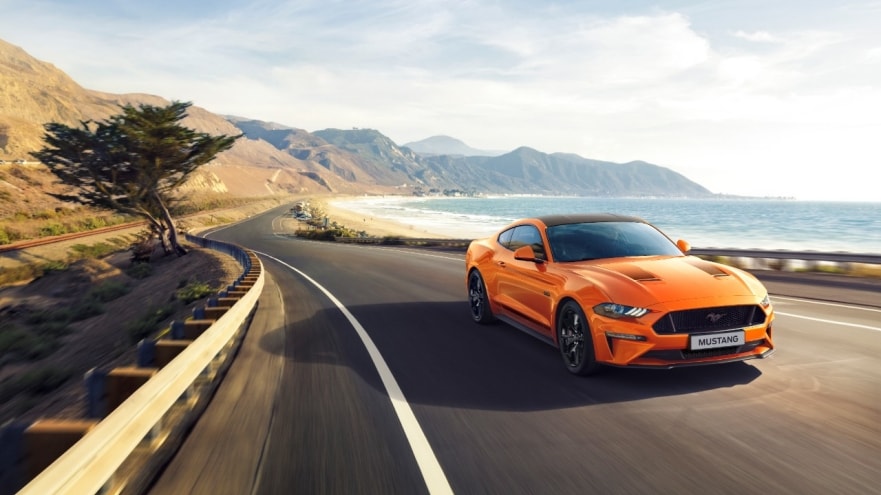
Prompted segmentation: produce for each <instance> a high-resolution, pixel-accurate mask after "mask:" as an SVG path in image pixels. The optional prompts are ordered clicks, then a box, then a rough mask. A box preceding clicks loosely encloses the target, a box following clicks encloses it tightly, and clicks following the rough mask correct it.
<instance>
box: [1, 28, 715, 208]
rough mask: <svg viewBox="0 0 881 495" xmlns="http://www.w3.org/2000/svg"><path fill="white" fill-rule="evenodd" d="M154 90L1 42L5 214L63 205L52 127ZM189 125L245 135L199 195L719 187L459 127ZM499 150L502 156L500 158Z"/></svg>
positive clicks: (212, 167) (98, 114) (690, 190)
mask: <svg viewBox="0 0 881 495" xmlns="http://www.w3.org/2000/svg"><path fill="white" fill-rule="evenodd" d="M168 103H170V102H169V101H168V100H165V99H164V98H162V97H159V96H155V95H146V94H108V93H102V92H98V91H92V90H89V89H86V88H83V87H82V86H80V85H79V84H77V83H76V82H75V81H74V80H72V79H71V78H70V77H68V76H67V75H66V74H64V73H63V72H62V71H60V70H58V69H57V68H56V67H55V66H53V65H52V64H50V63H47V62H43V61H40V60H37V59H35V58H33V57H31V56H30V55H28V54H27V52H25V51H24V50H23V49H21V48H19V47H17V46H14V45H11V44H9V43H6V42H4V41H2V40H0V160H3V161H4V162H5V164H2V165H0V167H2V168H0V218H9V217H10V215H11V216H15V215H22V214H23V215H25V216H33V215H35V214H39V212H40V211H45V210H47V209H50V210H51V209H53V208H58V207H59V206H61V205H59V204H58V202H57V201H55V200H54V199H52V198H51V197H50V196H48V195H47V194H46V192H49V191H52V190H54V189H56V188H57V187H58V186H57V185H56V184H54V183H53V181H52V178H53V176H51V174H49V173H48V172H47V171H46V169H45V167H42V165H40V164H38V163H34V162H32V163H29V164H27V165H25V166H21V165H10V162H12V161H14V160H29V159H30V153H31V152H33V151H36V150H38V149H40V148H41V147H42V144H43V143H42V136H43V125H44V124H45V123H48V122H60V123H64V124H67V125H72V126H76V125H80V122H82V121H87V120H102V119H105V118H107V117H109V116H110V115H113V114H116V113H119V112H120V106H121V105H127V104H130V105H135V106H137V105H139V104H150V105H157V106H162V105H167V104H168ZM183 124H184V125H186V126H188V127H191V128H193V129H195V130H197V131H200V132H208V133H211V134H215V135H216V134H226V135H237V134H243V135H244V137H243V138H242V139H239V140H238V141H237V142H236V145H235V146H234V147H233V148H232V149H230V150H228V151H226V152H224V153H222V154H221V155H219V156H218V157H217V158H216V159H215V160H214V161H213V162H212V163H210V164H208V165H206V166H204V167H202V168H201V169H199V170H198V171H197V172H196V173H194V174H193V175H192V178H191V180H190V181H189V182H188V183H187V184H186V185H185V186H184V187H182V188H181V194H183V195H187V196H188V197H193V196H198V195H199V194H215V195H216V194H221V195H226V196H236V197H263V196H267V195H280V194H281V195H284V194H327V193H348V194H427V193H441V192H444V191H447V192H449V191H455V192H466V193H469V194H480V193H529V194H567V195H573V194H574V195H599V196H676V197H692V196H697V197H705V196H709V195H711V194H712V193H710V192H709V191H708V190H706V189H705V188H703V187H702V186H700V185H699V184H696V183H694V182H692V181H690V180H688V179H687V178H686V177H683V176H682V175H680V174H678V173H676V172H674V171H672V170H670V169H667V168H664V167H659V166H656V165H652V164H649V163H645V162H632V163H627V164H615V163H609V162H601V161H597V160H590V159H587V158H583V157H580V156H577V155H573V154H564V153H554V154H547V153H544V152H541V151H538V150H534V149H531V148H519V149H516V150H514V151H511V152H509V153H504V154H494V153H493V152H481V151H479V150H475V149H473V148H471V147H469V146H467V145H466V144H465V143H463V142H462V141H459V140H457V139H455V138H451V137H449V136H435V137H432V138H428V139H426V140H423V141H420V142H415V143H410V145H411V146H413V147H414V148H416V150H420V149H421V150H423V151H425V150H429V151H434V152H435V153H430V152H419V153H417V151H416V150H414V149H413V148H410V147H407V146H398V145H397V144H396V143H394V142H393V141H392V140H391V139H389V138H388V137H386V136H385V135H383V134H382V133H381V132H379V131H377V130H374V129H347V130H341V129H325V130H319V131H315V132H308V131H305V130H303V129H297V128H295V127H290V126H287V125H283V124H278V123H268V122H261V121H259V120H255V119H251V118H247V117H234V116H222V115H218V114H215V113H212V112H210V111H209V110H207V109H204V108H201V107H198V106H196V105H194V106H192V107H190V110H189V114H188V116H187V118H186V119H185V120H184V121H183ZM493 155H495V156H493Z"/></svg>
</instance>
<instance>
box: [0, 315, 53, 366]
mask: <svg viewBox="0 0 881 495" xmlns="http://www.w3.org/2000/svg"><path fill="white" fill-rule="evenodd" d="M55 349H57V344H56V343H55V342H54V341H52V340H49V339H41V338H39V337H38V336H37V335H34V334H33V333H31V332H28V331H27V330H23V329H21V328H19V327H17V326H15V325H11V324H3V325H0V356H2V357H0V366H3V365H4V364H7V363H11V362H14V361H18V360H27V359H39V358H42V357H45V356H48V355H49V354H51V353H52V352H53V351H54V350H55Z"/></svg>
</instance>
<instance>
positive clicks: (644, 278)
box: [617, 266, 661, 282]
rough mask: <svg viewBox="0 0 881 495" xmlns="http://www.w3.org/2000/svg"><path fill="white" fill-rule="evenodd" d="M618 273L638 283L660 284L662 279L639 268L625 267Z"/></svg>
mask: <svg viewBox="0 0 881 495" xmlns="http://www.w3.org/2000/svg"><path fill="white" fill-rule="evenodd" d="M617 271H618V273H620V274H621V275H624V276H625V277H630V278H632V279H633V280H636V281H637V282H660V281H661V279H660V278H658V277H657V276H656V275H654V274H652V273H649V272H647V271H645V270H643V269H642V268H640V267H638V266H624V267H621V268H620V269H619V270H617Z"/></svg>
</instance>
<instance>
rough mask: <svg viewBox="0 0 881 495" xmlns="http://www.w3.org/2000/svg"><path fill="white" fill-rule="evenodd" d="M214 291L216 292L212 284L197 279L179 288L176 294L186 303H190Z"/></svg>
mask: <svg viewBox="0 0 881 495" xmlns="http://www.w3.org/2000/svg"><path fill="white" fill-rule="evenodd" d="M212 293H214V289H212V288H211V286H210V285H208V284H206V283H204V282H198V281H196V282H190V283H189V284H187V285H186V286H184V287H183V288H181V289H178V291H177V292H176V293H175V295H176V296H177V298H178V299H179V300H181V301H183V303H184V304H189V303H191V302H193V301H196V300H198V299H202V298H203V297H205V296H208V295H210V294H212Z"/></svg>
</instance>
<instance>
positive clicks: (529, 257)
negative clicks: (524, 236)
mask: <svg viewBox="0 0 881 495" xmlns="http://www.w3.org/2000/svg"><path fill="white" fill-rule="evenodd" d="M514 259H515V260H519V261H532V262H533V263H544V262H545V260H543V259H541V258H536V257H535V251H533V250H532V246H520V247H519V248H517V249H516V250H514Z"/></svg>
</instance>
